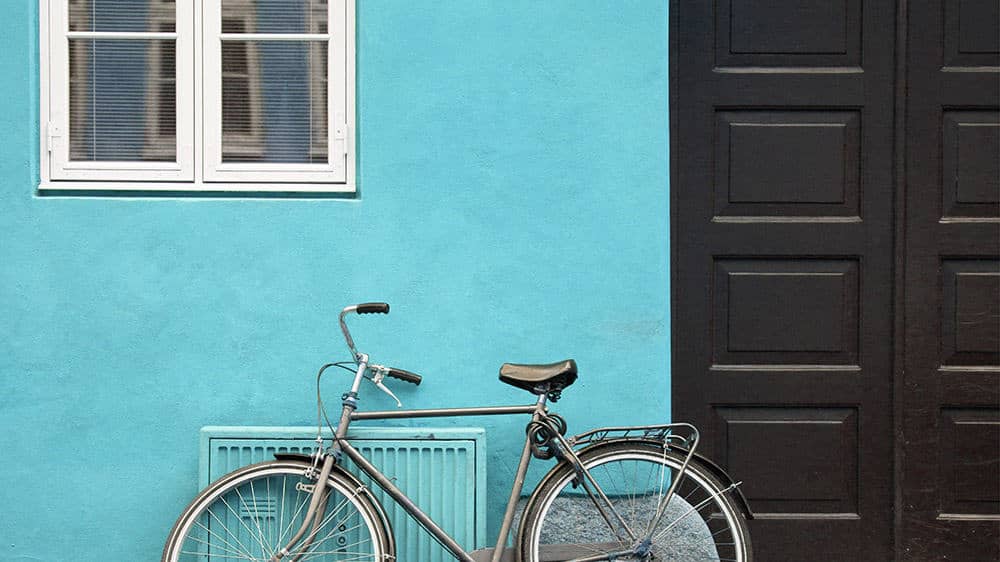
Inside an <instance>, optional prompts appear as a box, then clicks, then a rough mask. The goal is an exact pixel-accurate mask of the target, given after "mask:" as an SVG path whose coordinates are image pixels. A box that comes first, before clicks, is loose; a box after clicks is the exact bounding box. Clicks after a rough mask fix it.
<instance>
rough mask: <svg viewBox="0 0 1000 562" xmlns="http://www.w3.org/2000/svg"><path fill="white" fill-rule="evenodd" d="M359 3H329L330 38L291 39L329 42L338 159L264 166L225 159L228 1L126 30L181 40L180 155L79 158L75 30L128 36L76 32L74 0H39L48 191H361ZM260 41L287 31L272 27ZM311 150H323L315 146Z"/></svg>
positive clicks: (332, 141)
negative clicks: (74, 130) (72, 92)
mask: <svg viewBox="0 0 1000 562" xmlns="http://www.w3.org/2000/svg"><path fill="white" fill-rule="evenodd" d="M313 1H315V2H319V0H313ZM355 2H356V0H327V9H328V10H329V15H330V17H329V19H328V29H327V34H326V35H323V34H320V33H318V32H316V33H313V31H314V30H310V33H309V34H308V35H306V36H296V37H290V39H296V40H301V39H302V38H303V37H308V38H312V39H325V38H327V37H328V40H329V56H328V57H327V61H328V62H327V66H328V74H327V80H328V81H329V85H330V87H329V88H328V92H329V93H328V96H327V98H328V107H327V116H328V127H327V128H328V132H329V136H328V139H327V142H326V146H327V151H328V154H329V159H328V162H329V164H264V163H223V162H222V126H221V114H222V106H221V104H222V100H221V90H222V75H221V55H222V53H221V51H222V49H221V37H222V36H221V29H222V28H221V2H220V0H192V1H190V2H185V1H180V0H178V1H177V2H176V5H177V23H176V29H175V32H174V33H159V32H149V33H142V34H138V33H132V34H126V36H129V37H138V36H140V35H141V36H142V38H146V36H148V37H150V38H158V37H160V36H163V37H164V38H173V37H176V41H177V45H176V49H177V50H176V53H177V55H176V58H177V62H176V69H177V76H176V84H177V108H176V111H177V147H176V148H177V162H80V161H72V160H70V158H69V129H70V127H71V126H72V124H71V123H70V122H69V118H68V116H69V61H68V56H69V55H68V50H69V49H68V41H67V37H68V36H69V37H76V36H79V37H94V38H103V37H104V36H105V35H118V36H121V34H114V33H107V34H104V33H82V32H74V33H73V34H72V35H67V34H68V33H69V32H68V21H67V19H68V18H67V14H68V9H69V0H39V54H40V57H39V58H40V60H39V63H40V74H41V76H40V80H39V84H40V106H41V107H40V124H41V126H40V129H41V130H40V153H41V154H40V164H41V170H40V172H41V174H40V176H41V177H40V179H41V183H40V185H39V190H40V191H60V190H70V191H88V190H94V191H100V192H114V191H123V192H127V191H167V192H181V193H183V192H229V191H232V192H262V193H263V192H309V193H354V192H355V191H356V179H355V178H356V158H355V154H356V151H355V113H356V106H355V103H356V102H355V92H356V86H355ZM315 31H319V30H315ZM241 37H242V38H253V37H254V36H250V37H243V36H241ZM260 38H270V39H275V38H283V37H279V36H276V35H272V34H264V35H261V36H260ZM154 66H155V65H151V68H152V67H154ZM341 84H342V85H343V87H342V88H341V87H340V85H341ZM198 100H200V103H198ZM209 116H213V117H216V118H209ZM310 150H311V151H312V150H315V149H314V148H313V147H310ZM312 154H315V152H312Z"/></svg>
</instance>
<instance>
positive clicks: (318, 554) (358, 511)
mask: <svg viewBox="0 0 1000 562" xmlns="http://www.w3.org/2000/svg"><path fill="white" fill-rule="evenodd" d="M306 468H308V465H306V464H304V463H301V462H295V461H271V462H265V463H260V464H255V465H251V466H247V467H244V468H241V469H239V470H237V471H235V472H232V473H230V474H227V475H226V476H223V477H222V478H220V479H219V480H217V481H216V482H215V483H213V484H212V485H211V486H209V487H208V488H206V489H205V490H204V491H203V492H202V493H201V494H199V495H198V497H197V498H195V499H194V501H192V502H191V505H189V506H188V508H187V509H186V510H185V511H184V513H183V514H182V515H181V517H180V518H179V519H178V520H177V523H175V524H174V528H173V529H172V530H171V532H170V537H169V539H168V540H167V544H166V546H165V547H164V549H163V558H162V562H212V561H216V560H218V561H227V562H229V561H240V560H242V561H255V562H257V561H267V560H271V558H272V557H273V556H274V555H275V554H277V553H278V552H279V551H280V550H281V549H282V548H283V547H285V546H286V544H287V543H288V541H290V540H291V538H292V537H293V536H294V535H295V533H296V532H297V531H298V530H299V528H300V526H301V525H302V521H303V519H304V518H305V515H306V511H307V508H308V506H309V501H310V500H311V499H312V493H311V492H308V491H307V489H305V488H303V486H301V485H310V484H316V482H314V481H312V480H309V479H307V478H305V476H304V475H303V474H304V472H305V470H306ZM384 521H385V519H384V515H383V513H382V510H381V508H380V507H379V506H378V505H377V503H376V502H375V500H374V498H372V497H371V495H370V493H369V492H368V490H367V488H365V487H363V486H360V485H359V484H358V483H357V481H355V480H354V479H353V478H351V477H349V476H345V475H343V474H339V473H337V472H334V473H331V474H330V478H329V480H328V482H327V497H326V501H325V511H324V513H323V517H322V519H321V520H320V524H319V526H318V528H317V531H316V533H315V534H314V535H313V540H312V541H311V544H309V546H308V547H307V548H303V549H301V550H296V549H293V550H292V552H291V553H290V554H288V555H287V556H286V557H285V558H284V559H285V560H302V561H305V560H308V561H311V562H333V561H345V560H352V561H354V560H357V561H378V562H383V561H384V560H389V559H391V557H392V556H393V555H395V552H393V545H392V541H391V539H390V537H389V531H388V529H387V528H386V523H384ZM310 529H312V527H311V526H310ZM307 536H308V534H307ZM301 544H302V543H301V542H300V545H301Z"/></svg>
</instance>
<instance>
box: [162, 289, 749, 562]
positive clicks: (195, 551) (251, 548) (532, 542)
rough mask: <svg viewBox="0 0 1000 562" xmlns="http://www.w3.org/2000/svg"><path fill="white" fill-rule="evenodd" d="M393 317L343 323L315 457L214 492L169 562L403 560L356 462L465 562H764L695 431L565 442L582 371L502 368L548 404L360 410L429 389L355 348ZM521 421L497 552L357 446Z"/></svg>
mask: <svg viewBox="0 0 1000 562" xmlns="http://www.w3.org/2000/svg"><path fill="white" fill-rule="evenodd" d="M388 312H389V305H388V304H385V303H365V304H359V305H353V306H348V307H346V308H344V309H343V310H342V311H341V313H340V328H341V331H342V332H343V335H344V340H345V341H346V343H347V346H348V348H349V350H350V352H351V357H352V360H351V361H343V362H339V363H329V364H327V365H324V366H323V367H322V368H321V369H320V371H319V373H318V374H317V377H316V386H317V388H316V401H317V426H318V429H317V437H316V441H317V447H316V452H315V453H314V454H312V455H303V454H291V453H279V454H276V455H275V460H273V461H268V462H263V463H258V464H254V465H250V466H247V467H244V468H241V469H238V470H236V471H234V472H231V473H230V474H228V475H226V476H223V477H222V478H220V479H219V480H217V481H216V482H214V483H213V484H211V485H209V486H208V487H207V488H206V489H205V490H203V491H202V492H201V493H200V494H199V495H198V496H197V497H196V498H195V499H194V500H193V501H192V502H191V504H190V505H189V506H188V507H187V509H185V511H184V512H183V513H182V514H181V516H180V518H179V519H178V520H177V522H176V523H175V524H174V527H173V529H172V530H171V531H170V535H169V537H168V540H167V543H166V546H165V547H164V550H163V557H162V561H163V562H190V561H195V560H200V561H209V560H254V561H265V560H266V561H271V562H278V561H280V560H291V561H307V560H312V561H317V562H319V561H324V562H325V561H333V560H338V561H345V560H370V561H379V562H390V561H394V560H396V547H395V539H394V537H393V534H392V529H391V526H390V524H389V520H388V519H387V517H386V512H385V510H384V509H383V507H382V506H381V505H380V504H379V502H378V501H377V500H376V499H375V497H374V496H373V494H372V493H371V491H370V490H369V489H368V488H367V487H366V486H365V485H364V484H362V482H361V481H360V480H359V479H358V478H357V477H355V476H354V475H352V474H351V473H349V472H347V471H346V470H344V469H343V468H342V467H341V461H342V459H343V458H344V457H345V456H346V457H347V458H349V459H350V460H351V461H353V462H354V464H355V466H357V467H358V468H359V469H360V470H361V471H362V472H364V473H365V474H366V475H367V476H368V477H370V478H371V479H372V481H374V482H375V483H376V484H378V485H379V486H380V487H381V488H382V489H383V490H384V491H385V492H386V494H387V495H388V496H389V497H390V498H391V499H392V500H393V501H394V502H396V503H397V504H398V505H399V506H400V507H401V508H402V509H403V510H404V511H405V512H406V513H407V514H409V515H410V516H411V517H413V518H414V519H415V520H416V521H417V522H418V523H419V524H420V526H421V527H423V529H424V530H425V531H426V532H428V533H430V535H431V536H433V537H434V538H435V539H436V540H437V541H438V542H439V543H440V544H441V545H442V546H444V548H446V549H447V550H448V551H449V552H450V553H451V554H452V555H453V556H454V557H455V558H456V559H457V560H461V561H462V562H486V561H490V562H501V561H508V560H518V561H521V562H541V561H554V560H562V561H567V562H568V561H572V562H596V561H600V560H683V561H688V560H712V561H716V562H719V561H726V562H729V561H735V562H752V559H753V556H752V551H751V545H750V536H749V533H748V530H747V520H748V519H750V518H752V514H751V511H750V509H749V506H748V505H747V501H746V498H745V497H744V496H743V494H742V492H741V491H740V489H739V485H740V483H737V482H735V481H733V479H732V478H730V477H729V476H728V475H727V474H726V473H725V472H724V471H723V470H722V469H721V468H719V467H718V466H717V465H715V464H714V463H712V462H711V461H709V460H708V459H706V458H704V457H703V456H701V455H699V454H698V453H697V452H696V450H697V446H698V439H699V437H698V430H697V429H696V428H695V427H693V426H691V425H689V424H684V423H673V424H659V425H648V426H624V427H602V428H598V429H592V430H589V431H587V432H584V433H581V434H577V435H574V436H572V437H567V436H566V431H567V427H566V422H565V420H564V419H563V418H561V417H560V416H559V415H558V414H555V413H552V412H550V411H549V409H548V402H553V403H554V402H556V401H558V400H559V398H560V397H561V394H562V392H563V391H564V390H565V389H566V388H567V387H569V386H570V385H571V384H573V382H574V381H575V380H576V379H577V368H576V363H575V362H574V361H573V360H566V361H561V362H558V363H553V364H550V365H515V364H504V365H503V366H502V367H501V369H500V380H501V381H503V382H505V383H507V384H511V385H513V386H515V387H518V388H521V389H524V390H527V391H529V392H531V393H532V394H534V395H536V397H537V398H536V399H535V402H534V403H533V404H529V405H524V406H483V407H468V408H442V409H422V410H388V411H371V412H364V411H359V410H358V399H359V394H358V393H359V390H360V387H361V383H362V380H365V379H367V380H369V381H371V382H372V383H373V384H374V386H375V387H376V388H378V389H379V390H381V391H382V392H384V393H386V394H388V395H389V396H390V397H392V398H393V399H394V400H395V401H396V403H397V405H398V406H399V407H402V404H401V403H400V402H399V399H398V398H396V395H395V394H393V392H392V391H391V390H390V389H389V388H388V387H387V386H386V385H385V382H386V380H387V379H390V378H391V379H397V380H400V381H404V382H408V383H412V384H416V385H419V384H420V382H421V380H422V377H421V376H420V375H417V374H415V373H411V372H409V371H405V370H402V369H396V368H391V367H386V366H383V365H379V364H376V363H373V362H371V361H370V357H369V356H368V355H367V354H365V353H361V352H359V351H358V350H357V348H356V347H355V344H354V340H353V339H352V337H351V334H350V331H349V330H348V328H347V323H346V321H345V319H346V317H347V315H349V314H352V313H357V314H372V313H379V314H387V313H388ZM349 365H351V366H349ZM333 366H338V367H341V368H344V369H347V370H349V371H351V372H352V373H353V374H354V378H353V383H352V385H351V388H350V390H349V391H348V392H346V393H345V394H344V395H343V396H342V399H341V403H342V410H341V415H340V419H339V423H338V424H337V425H336V426H335V427H334V426H333V425H332V424H331V423H330V420H329V418H328V417H327V414H326V410H325V408H324V406H323V401H322V396H321V393H320V379H321V378H322V376H323V373H324V372H325V371H326V369H327V368H329V367H333ZM518 414H520V415H530V416H531V419H530V421H529V422H528V423H527V425H526V427H525V435H526V436H525V441H524V448H523V450H522V452H521V457H520V462H519V464H518V467H517V471H516V473H515V477H514V482H513V484H512V486H511V493H510V497H509V499H508V501H507V508H506V510H505V512H504V517H503V520H502V522H501V525H500V532H499V533H498V536H497V540H496V546H495V547H494V548H486V549H479V550H475V551H471V552H467V551H465V550H464V549H463V548H462V547H461V546H460V545H459V544H458V543H457V542H456V541H455V540H454V539H453V538H452V537H451V536H450V535H448V533H446V532H445V531H444V530H442V529H441V527H440V526H438V525H437V524H436V523H435V522H434V521H432V520H431V519H430V517H428V516H427V515H426V514H425V513H424V512H423V511H422V510H421V509H420V508H419V507H418V506H417V505H415V504H414V503H413V501H412V500H410V498H409V497H407V495H406V494H405V493H403V491H402V490H400V489H399V488H397V487H396V486H395V484H394V483H393V482H392V479H391V478H389V477H387V476H386V475H384V474H382V472H381V471H380V470H379V469H378V468H377V467H376V466H375V465H373V464H372V463H371V462H370V461H369V460H368V459H366V458H365V457H364V456H363V455H362V454H361V453H360V452H359V451H358V450H357V449H356V448H355V447H353V446H352V445H351V437H350V436H349V435H348V428H349V427H350V424H351V422H353V421H355V420H378V419H383V420H384V419H403V418H426V417H453V416H482V415H518ZM324 422H325V423H326V425H327V426H328V427H329V429H330V431H331V434H332V436H333V437H332V439H331V440H330V441H331V444H330V446H329V447H325V446H324V445H325V443H326V439H325V438H324V437H323V430H324V427H323V423H324ZM532 458H539V459H555V460H556V464H555V466H554V467H553V468H552V469H551V470H550V471H549V472H548V473H547V474H546V475H545V476H544V477H543V478H542V480H541V482H540V483H539V484H538V486H537V487H536V488H535V489H534V491H533V492H532V493H531V495H530V496H529V498H528V500H527V503H525V504H524V509H523V515H522V516H521V520H520V524H519V527H518V530H517V533H516V536H515V537H516V540H515V541H514V546H513V547H507V546H506V545H507V542H508V536H509V534H510V531H511V529H512V526H513V523H514V517H515V512H516V510H517V507H518V503H519V500H520V498H521V492H522V491H523V488H524V480H525V475H526V473H527V470H528V465H529V462H530V461H531V459H532ZM407 562H409V561H407Z"/></svg>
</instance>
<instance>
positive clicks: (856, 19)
mask: <svg viewBox="0 0 1000 562" xmlns="http://www.w3.org/2000/svg"><path fill="white" fill-rule="evenodd" d="M908 4H909V6H908ZM671 6H672V15H671V18H672V21H671V37H672V40H671V72H672V75H671V76H672V82H671V86H672V93H671V97H672V99H671V135H672V137H671V138H672V176H671V191H672V200H671V201H672V216H671V221H672V223H671V224H672V229H671V232H672V244H673V257H672V268H673V273H672V287H673V289H672V290H673V294H672V303H673V345H672V348H673V358H674V359H673V369H672V373H673V375H672V376H673V411H674V418H675V419H678V420H688V421H692V422H694V423H696V424H697V425H698V426H699V427H701V428H703V432H704V440H705V447H706V450H707V452H708V453H709V454H710V455H712V456H713V457H714V458H716V459H717V460H718V461H720V462H721V463H722V464H723V465H724V466H725V467H726V468H727V469H729V470H730V471H731V472H732V473H733V474H734V475H735V476H736V477H737V478H738V479H741V480H744V481H745V490H744V491H745V492H746V494H747V496H748V497H749V499H750V502H751V506H752V507H753V508H754V510H755V512H756V513H757V516H758V519H757V520H756V521H754V522H753V524H752V526H751V530H752V534H753V540H754V544H755V550H756V551H757V553H758V559H759V560H762V561H764V562H772V561H782V560H789V561H792V560H794V561H800V560H824V561H845V562H856V561H868V560H871V561H878V562H882V561H885V560H893V559H899V560H970V561H975V560H988V559H990V558H988V557H989V556H990V555H992V553H993V552H995V551H994V550H990V549H991V548H993V547H995V545H996V526H997V513H998V510H997V504H998V500H1000V497H998V496H1000V492H998V491H997V487H998V478H1000V477H998V471H997V468H998V465H997V460H996V459H997V451H998V450H1000V441H998V439H1000V435H998V433H997V428H998V427H1000V426H998V424H997V398H998V396H997V394H998V384H1000V379H998V378H997V367H996V365H997V363H998V361H997V353H996V350H997V346H998V345H1000V343H998V341H997V340H998V336H997V331H998V330H1000V327H998V326H1000V317H998V316H997V306H1000V305H998V304H997V301H998V299H1000V291H998V288H997V287H998V286H997V284H996V283H997V280H1000V277H997V272H998V268H997V265H998V261H997V258H996V254H997V247H996V246H997V244H998V242H997V238H998V236H1000V234H998V231H997V222H996V221H997V213H996V209H997V203H996V201H997V199H998V197H997V186H996V185H997V184H996V181H997V180H996V177H997V171H996V162H997V156H998V150H1000V149H998V145H997V142H998V140H997V131H998V129H997V128H996V123H997V107H996V106H997V95H998V93H997V74H996V70H997V66H998V63H997V62H996V51H997V48H996V37H997V33H998V31H1000V30H998V27H997V23H996V17H997V16H996V6H997V2H996V0H943V3H942V1H941V0H939V1H934V2H921V3H916V2H909V3H908V2H906V0H898V1H892V0H882V1H880V2H862V1H861V0H842V1H839V2H811V3H810V2H803V1H801V0H766V1H765V0H717V1H715V2H687V1H680V0H675V1H674V2H673V3H672V5H671ZM897 6H898V9H897ZM990 10H993V12H992V15H991V14H990ZM911 12H912V13H911ZM991 18H992V19H991ZM991 41H992V42H991ZM897 57H899V58H897ZM990 61H993V62H990ZM907 108H908V109H907ZM897 111H898V112H899V113H897ZM904 366H905V368H906V376H905V377H904V376H903V372H904V369H903V368H904ZM949 484H950V485H949ZM991 541H992V542H991ZM991 545H992V546H991ZM953 553H961V554H962V556H956V555H954V554H953Z"/></svg>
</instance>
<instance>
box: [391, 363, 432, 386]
mask: <svg viewBox="0 0 1000 562" xmlns="http://www.w3.org/2000/svg"><path fill="white" fill-rule="evenodd" d="M386 375H388V376H390V377H392V378H394V379H399V380H401V381H406V382H411V383H413V384H417V385H419V384H420V381H421V380H423V377H421V376H420V375H418V374H416V373H411V372H409V371H404V370H403V369H396V368H393V367H389V372H388V373H386Z"/></svg>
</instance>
